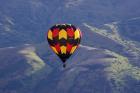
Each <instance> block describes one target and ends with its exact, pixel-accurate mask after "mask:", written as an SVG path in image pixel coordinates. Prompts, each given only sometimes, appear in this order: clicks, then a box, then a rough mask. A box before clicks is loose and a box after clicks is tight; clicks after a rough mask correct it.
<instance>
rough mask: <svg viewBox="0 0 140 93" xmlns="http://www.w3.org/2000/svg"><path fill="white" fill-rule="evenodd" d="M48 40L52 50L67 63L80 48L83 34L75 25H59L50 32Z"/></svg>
mask: <svg viewBox="0 0 140 93" xmlns="http://www.w3.org/2000/svg"><path fill="white" fill-rule="evenodd" d="M47 40H48V43H49V45H50V47H51V48H52V50H53V51H54V52H55V53H56V54H57V55H58V56H59V58H60V59H61V60H62V62H63V63H65V62H66V60H67V59H68V58H69V57H70V56H71V55H72V54H73V53H74V51H75V50H76V49H77V48H78V45H79V44H80V40H81V32H80V29H79V28H76V27H75V26H74V25H71V24H57V25H54V26H52V27H51V28H50V29H49V30H48V34H47ZM64 66H65V64H64Z"/></svg>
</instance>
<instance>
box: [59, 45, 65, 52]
mask: <svg viewBox="0 0 140 93" xmlns="http://www.w3.org/2000/svg"><path fill="white" fill-rule="evenodd" d="M60 49H61V53H62V54H66V46H61V47H60Z"/></svg>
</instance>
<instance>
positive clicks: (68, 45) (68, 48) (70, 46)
mask: <svg viewBox="0 0 140 93" xmlns="http://www.w3.org/2000/svg"><path fill="white" fill-rule="evenodd" d="M72 46H73V45H71V44H69V43H67V52H68V53H69V52H70V51H71V48H72Z"/></svg>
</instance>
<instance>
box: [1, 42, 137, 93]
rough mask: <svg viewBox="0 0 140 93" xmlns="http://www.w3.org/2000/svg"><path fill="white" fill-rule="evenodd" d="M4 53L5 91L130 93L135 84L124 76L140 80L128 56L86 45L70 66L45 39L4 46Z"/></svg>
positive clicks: (3, 83) (3, 82) (81, 46)
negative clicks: (51, 48)
mask: <svg viewBox="0 0 140 93" xmlns="http://www.w3.org/2000/svg"><path fill="white" fill-rule="evenodd" d="M0 55H1V56H0V59H1V62H0V69H1V70H0V92H2V93H7V92H10V93H12V92H18V93H25V92H26V93H38V92H39V93H46V92H47V93H58V92H60V93H77V92H80V93H85V92H86V93H91V91H92V92H94V91H96V93H116V92H118V91H119V90H120V89H121V91H124V92H122V93H126V92H125V88H126V87H132V88H134V87H133V86H132V84H127V83H129V82H124V78H127V77H130V78H133V79H131V80H134V81H135V80H140V69H139V68H137V67H133V66H132V65H131V64H130V63H129V61H128V59H127V58H125V57H123V56H121V55H118V54H116V53H113V52H111V51H108V50H104V49H97V48H93V47H88V46H83V45H80V48H79V49H78V51H76V52H75V53H74V55H73V56H72V57H71V58H70V59H69V60H68V61H67V67H66V69H64V68H63V67H62V64H61V61H60V59H59V58H58V57H57V56H56V55H55V54H54V53H53V52H52V51H51V50H50V48H48V45H46V44H45V43H43V44H38V45H35V46H34V45H25V46H22V47H17V48H16V47H15V48H12V47H11V48H1V49H0ZM4 55H9V56H4ZM9 59H10V60H9ZM17 59H18V60H17ZM5 72H6V73H5ZM120 72H121V73H120ZM126 76H127V77H126ZM125 81H127V79H126V80H125ZM134 81H132V82H133V84H135V83H137V82H134ZM13 85H14V86H13ZM133 91H134V90H133V89H132V90H131V91H130V92H128V93H132V92H133ZM136 93H138V92H136Z"/></svg>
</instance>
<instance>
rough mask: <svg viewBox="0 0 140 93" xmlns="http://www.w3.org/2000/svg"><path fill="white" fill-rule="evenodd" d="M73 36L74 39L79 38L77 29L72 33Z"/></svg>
mask: <svg viewBox="0 0 140 93" xmlns="http://www.w3.org/2000/svg"><path fill="white" fill-rule="evenodd" d="M74 36H75V37H74V39H77V38H80V33H79V30H78V29H77V30H76V31H75V32H74Z"/></svg>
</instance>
